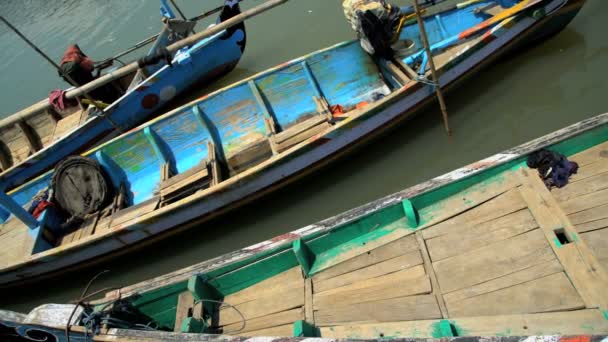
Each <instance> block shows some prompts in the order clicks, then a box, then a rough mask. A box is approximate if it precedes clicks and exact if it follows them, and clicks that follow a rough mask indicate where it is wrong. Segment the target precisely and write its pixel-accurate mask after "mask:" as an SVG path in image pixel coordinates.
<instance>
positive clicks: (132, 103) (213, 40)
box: [0, 1, 246, 191]
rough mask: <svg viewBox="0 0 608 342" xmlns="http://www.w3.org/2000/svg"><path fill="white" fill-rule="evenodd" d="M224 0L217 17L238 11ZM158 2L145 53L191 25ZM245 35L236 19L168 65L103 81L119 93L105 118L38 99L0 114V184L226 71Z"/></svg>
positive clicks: (139, 119) (128, 124)
mask: <svg viewBox="0 0 608 342" xmlns="http://www.w3.org/2000/svg"><path fill="white" fill-rule="evenodd" d="M230 3H231V1H227V5H225V6H224V8H223V9H222V11H221V12H220V13H219V15H218V22H220V21H226V20H228V19H230V18H233V17H234V16H236V15H238V14H240V9H239V5H238V2H236V3H235V4H233V5H230ZM161 5H164V6H161V7H162V8H164V11H163V13H164V14H165V16H164V18H165V19H163V29H162V31H161V32H160V35H159V36H158V37H157V39H156V40H155V41H154V44H153V46H152V48H151V49H150V52H149V54H148V55H154V54H157V53H158V51H160V50H161V49H162V48H164V47H167V46H169V45H171V44H173V43H175V42H176V41H178V40H180V39H183V38H186V37H187V36H188V35H189V34H190V33H191V32H192V27H193V26H192V25H190V24H189V22H183V21H180V20H177V19H175V17H174V14H173V12H172V10H171V8H170V7H168V6H167V5H166V2H165V1H161ZM191 23H192V24H195V23H196V22H191ZM245 38H246V37H245V26H244V24H239V25H237V26H234V27H232V28H230V29H228V30H226V31H223V32H220V33H218V34H216V35H214V36H212V37H209V38H207V39H203V40H201V41H199V42H197V43H195V44H193V45H191V46H189V47H187V48H186V49H184V50H182V51H180V52H179V54H177V55H174V56H173V62H172V63H171V66H169V65H167V64H166V63H164V62H159V63H157V64H153V65H148V66H145V67H143V68H141V69H140V70H138V71H137V72H132V73H129V74H127V75H126V76H123V77H121V78H119V79H117V80H115V81H112V83H110V84H109V85H106V87H107V86H110V87H113V88H114V89H116V90H117V91H118V92H119V93H120V97H119V98H118V99H117V100H116V101H114V102H113V103H111V104H109V106H108V107H107V108H106V109H105V110H104V114H103V115H104V116H105V118H102V117H100V116H99V115H97V114H95V113H94V112H93V111H92V106H91V107H87V106H83V105H80V106H77V107H72V108H71V109H66V110H65V111H59V110H56V109H53V108H52V107H51V106H50V104H49V102H48V99H44V100H42V101H40V102H39V103H37V104H35V105H33V106H31V107H29V108H26V109H24V110H22V111H20V112H18V113H15V114H13V115H11V116H9V117H8V118H6V119H3V120H1V121H0V169H1V170H2V173H0V188H2V189H4V191H7V190H10V189H12V188H14V187H15V186H18V185H21V184H23V183H24V182H25V181H27V180H29V179H31V178H33V177H36V176H38V175H40V174H41V173H42V172H44V171H47V170H49V169H51V168H52V167H54V166H55V164H56V163H57V162H59V161H60V160H62V159H63V158H65V157H67V156H69V155H72V154H75V153H80V152H83V151H86V150H87V149H89V148H91V147H92V146H94V144H95V143H98V142H99V141H100V140H101V139H103V138H105V139H106V140H107V139H108V138H111V137H113V136H114V137H115V136H117V135H118V134H119V133H122V132H125V131H128V130H129V129H131V128H133V127H135V126H137V125H139V124H141V123H143V122H145V121H147V120H149V119H150V118H152V117H154V115H158V114H159V109H161V108H163V105H164V104H166V103H167V102H168V101H170V100H171V99H173V98H175V97H176V96H177V95H178V94H180V93H181V92H183V91H184V90H186V89H188V88H189V87H191V86H192V85H194V84H201V83H204V82H209V81H211V80H213V79H216V78H218V77H219V76H222V75H224V74H226V73H228V72H229V71H231V70H232V69H233V68H234V67H235V66H236V64H237V63H238V61H239V60H240V59H241V56H242V55H243V51H244V49H245V42H246V39H245ZM109 72H111V71H109Z"/></svg>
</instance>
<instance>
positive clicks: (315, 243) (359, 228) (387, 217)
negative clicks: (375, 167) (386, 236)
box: [305, 204, 404, 255]
mask: <svg viewBox="0 0 608 342" xmlns="http://www.w3.org/2000/svg"><path fill="white" fill-rule="evenodd" d="M403 217H404V214H403V208H402V207H401V205H400V204H399V205H393V206H390V207H387V208H383V209H380V210H378V211H376V212H374V213H371V214H369V215H366V216H364V217H361V218H358V219H357V220H354V221H352V222H348V223H345V224H343V225H340V226H338V227H336V228H334V229H332V230H331V231H330V232H327V233H325V234H324V235H322V236H321V237H318V238H311V237H306V239H305V241H306V243H307V244H308V246H309V247H310V249H311V250H312V252H313V253H314V254H316V255H319V254H321V253H323V252H325V251H327V250H329V249H331V248H334V247H336V246H338V245H341V244H343V243H345V242H347V241H349V240H352V239H355V238H357V237H359V236H361V235H364V234H367V233H369V232H371V231H374V230H377V229H381V228H383V227H386V226H388V225H391V224H392V223H393V222H395V221H398V220H402V219H403ZM403 221H404V220H403Z"/></svg>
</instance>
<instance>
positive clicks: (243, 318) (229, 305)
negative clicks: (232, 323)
mask: <svg viewBox="0 0 608 342" xmlns="http://www.w3.org/2000/svg"><path fill="white" fill-rule="evenodd" d="M202 302H210V303H216V304H220V307H219V308H221V307H222V305H226V306H227V307H230V308H232V309H234V311H236V313H237V314H238V315H239V316H241V323H242V324H243V325H242V326H241V327H240V328H239V329H238V330H236V331H233V332H232V333H238V332H240V331H243V330H244V329H245V327H246V326H247V319H246V318H245V315H243V313H242V312H241V311H240V310H239V309H237V308H236V306H234V305H232V304H230V303H226V302H222V301H219V300H213V299H199V300H197V301H194V305H195V306H196V304H198V303H202Z"/></svg>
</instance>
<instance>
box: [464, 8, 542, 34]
mask: <svg viewBox="0 0 608 342" xmlns="http://www.w3.org/2000/svg"><path fill="white" fill-rule="evenodd" d="M541 1H543V0H524V1H522V2H520V3H518V4H517V5H515V6H513V7H510V8H507V9H506V10H504V11H502V12H500V13H498V14H497V15H495V16H493V17H492V18H490V19H488V20H486V21H484V22H482V23H479V24H477V25H475V26H473V27H471V28H470V29H468V30H466V31H463V32H462V33H460V34H459V35H458V39H459V40H463V39H466V38H468V37H470V36H472V35H473V34H475V33H477V32H479V31H481V30H483V29H485V28H487V27H489V26H492V25H494V24H496V23H497V22H499V21H503V20H505V19H507V18H509V17H512V16H514V15H516V14H518V13H519V12H521V11H523V10H525V9H527V8H528V7H531V6H533V5H536V4H537V3H539V2H541Z"/></svg>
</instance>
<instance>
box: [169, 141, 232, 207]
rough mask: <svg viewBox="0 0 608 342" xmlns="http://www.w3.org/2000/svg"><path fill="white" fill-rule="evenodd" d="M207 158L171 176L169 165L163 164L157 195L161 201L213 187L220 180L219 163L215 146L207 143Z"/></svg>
mask: <svg viewBox="0 0 608 342" xmlns="http://www.w3.org/2000/svg"><path fill="white" fill-rule="evenodd" d="M207 148H208V151H209V156H208V158H207V159H205V160H202V161H201V162H200V163H199V164H198V165H196V166H194V167H193V168H191V169H189V170H187V171H185V172H182V173H180V174H177V175H174V176H171V174H170V167H169V164H167V163H165V164H163V166H162V170H161V177H162V180H161V183H160V187H159V188H160V190H159V195H160V198H161V201H167V200H169V199H175V198H177V197H183V196H186V195H188V194H191V193H193V192H195V191H197V190H199V189H202V188H205V187H209V186H212V185H215V184H217V183H219V182H220V180H221V172H220V169H219V163H218V161H217V159H216V156H215V155H216V154H215V146H214V144H213V143H211V142H210V141H207Z"/></svg>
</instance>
